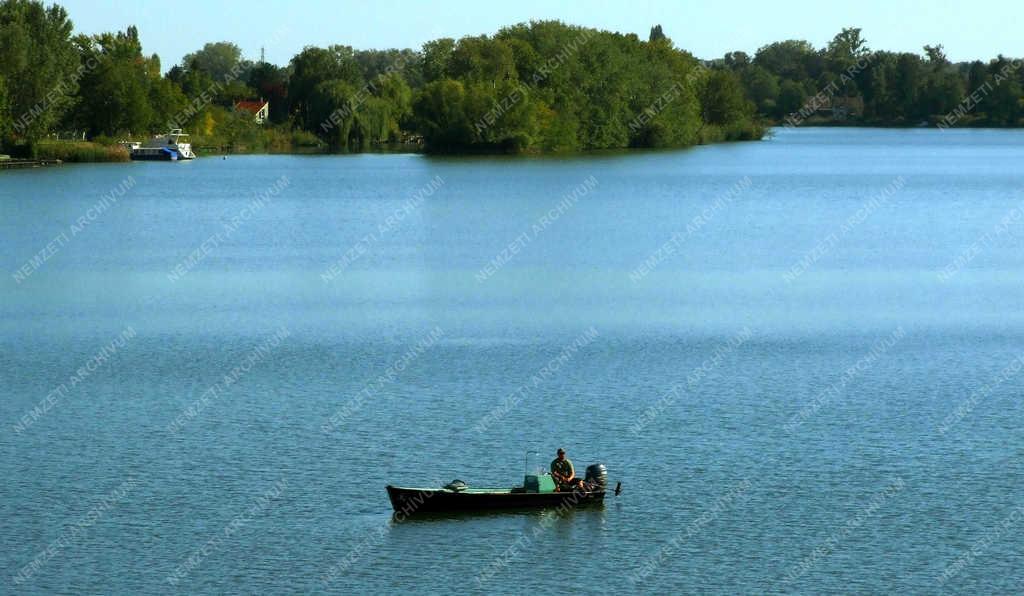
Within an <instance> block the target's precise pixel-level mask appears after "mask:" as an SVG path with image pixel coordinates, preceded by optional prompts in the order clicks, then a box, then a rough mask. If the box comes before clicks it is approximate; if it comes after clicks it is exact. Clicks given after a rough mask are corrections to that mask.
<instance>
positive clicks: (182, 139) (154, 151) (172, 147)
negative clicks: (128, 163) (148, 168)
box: [129, 128, 196, 161]
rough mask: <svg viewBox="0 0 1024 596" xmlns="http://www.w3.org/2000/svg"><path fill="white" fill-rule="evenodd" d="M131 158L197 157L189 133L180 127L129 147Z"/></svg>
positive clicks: (166, 158)
mask: <svg viewBox="0 0 1024 596" xmlns="http://www.w3.org/2000/svg"><path fill="white" fill-rule="evenodd" d="M129 150H130V151H131V158H132V159H136V160H155V161H178V160H184V159H195V157H196V154H195V153H192V145H191V143H189V142H188V135H187V134H185V133H183V132H181V129H180V128H175V129H172V130H171V132H169V133H167V134H165V135H157V136H155V137H153V138H152V139H149V140H148V141H146V142H144V143H141V144H135V143H133V144H132V146H131V147H129Z"/></svg>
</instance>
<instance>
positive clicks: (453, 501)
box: [387, 464, 622, 516]
mask: <svg viewBox="0 0 1024 596" xmlns="http://www.w3.org/2000/svg"><path fill="white" fill-rule="evenodd" d="M607 485H608V471H607V469H606V468H605V466H604V464H593V465H591V466H588V467H587V474H586V478H585V479H584V481H583V482H582V483H581V484H580V485H579V486H578V487H577V488H575V489H573V490H571V491H567V490H562V491H559V490H557V489H556V486H555V481H554V479H553V478H552V477H551V474H547V473H543V474H540V473H535V474H526V475H525V477H524V479H523V485H522V486H516V487H512V488H474V487H471V486H469V485H467V484H466V483H464V482H462V481H461V480H455V481H452V482H450V483H449V484H447V485H445V486H443V487H440V488H410V487H402V486H392V485H390V484H389V485H388V486H387V491H388V498H389V499H391V506H392V507H394V509H395V512H396V513H400V514H402V515H403V516H409V515H414V514H416V513H428V512H438V511H447V512H453V511H485V510H495V509H529V508H545V507H558V508H570V507H581V506H585V505H594V504H599V503H602V502H604V495H605V492H606V487H607ZM621 490H622V483H621V482H620V483H617V484H616V486H615V494H616V495H618V494H619V493H620V492H621Z"/></svg>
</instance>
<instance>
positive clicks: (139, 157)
mask: <svg viewBox="0 0 1024 596" xmlns="http://www.w3.org/2000/svg"><path fill="white" fill-rule="evenodd" d="M129 157H131V159H132V161H187V160H189V159H194V158H192V157H185V156H184V155H182V154H180V153H178V152H174V153H168V152H166V151H160V152H145V153H143V152H139V151H132V153H131V155H130V156H129Z"/></svg>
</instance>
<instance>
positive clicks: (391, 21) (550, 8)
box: [59, 0, 1024, 70]
mask: <svg viewBox="0 0 1024 596" xmlns="http://www.w3.org/2000/svg"><path fill="white" fill-rule="evenodd" d="M59 3H60V4H62V5H63V6H65V7H66V8H67V9H68V12H69V13H70V15H71V19H72V20H73V21H74V23H75V27H76V30H77V31H78V32H81V33H98V32H101V31H108V30H115V29H123V28H125V27H127V26H128V25H131V24H134V25H137V26H138V27H139V32H140V35H141V37H142V42H143V49H144V50H145V51H146V52H147V53H153V52H156V53H158V54H159V55H160V58H161V60H162V65H163V68H164V70H166V69H168V68H170V66H172V65H173V64H175V63H177V62H179V61H180V60H181V57H182V56H183V55H184V54H186V53H188V52H191V51H193V50H195V49H197V48H199V47H201V46H202V45H203V44H204V43H206V42H208V41H233V42H235V43H237V44H238V45H239V46H241V48H242V51H243V53H244V54H245V56H246V57H248V58H258V57H259V51H260V46H266V52H267V60H268V61H270V62H274V63H277V64H285V63H287V62H288V60H289V59H290V58H291V57H292V56H293V55H294V54H295V53H296V52H298V51H299V50H300V49H301V48H302V47H303V46H305V45H321V46H323V45H329V44H332V43H340V44H345V45H351V46H353V47H356V48H361V49H364V48H388V47H411V48H419V47H420V46H421V45H422V44H423V42H425V41H428V40H430V39H434V38H437V37H455V38H458V37H462V36H464V35H478V34H481V33H493V32H494V31H496V30H497V29H499V28H500V27H502V26H504V25H509V24H513V23H517V22H523V21H528V20H531V19H560V20H563V21H566V22H568V23H572V24H578V25H586V26H590V27H597V28H600V29H609V30H612V31H620V32H623V33H628V32H633V33H637V34H638V35H640V36H641V37H646V36H647V33H648V31H649V30H650V27H651V25H653V24H655V23H661V25H662V27H663V28H664V30H665V33H666V34H667V35H668V36H669V37H671V38H672V39H673V40H674V41H675V43H676V45H678V46H679V47H682V48H684V49H687V50H689V51H691V52H693V53H694V54H696V55H697V56H698V57H701V58H716V57H720V56H721V55H722V54H724V53H725V52H727V51H730V50H743V51H746V52H750V53H753V52H754V51H755V50H757V48H758V47H760V46H762V45H764V44H766V43H770V42H772V41H778V40H783V39H791V38H797V39H806V40H808V41H810V42H811V43H813V44H814V45H815V46H818V47H820V46H821V45H823V44H824V43H826V42H827V41H828V40H829V39H831V38H832V36H833V35H835V33H836V32H838V31H839V30H840V29H841V28H842V27H844V26H855V27H861V28H863V29H864V36H865V37H866V38H867V39H868V42H869V45H870V46H871V47H872V48H877V49H888V50H897V51H913V52H920V51H921V47H922V46H923V45H924V44H934V43H941V44H943V45H944V46H945V48H946V53H947V55H948V56H949V57H950V58H951V59H952V60H954V61H959V60H968V59H988V58H992V57H995V55H996V54H998V53H1000V52H1001V53H1003V54H1006V55H1010V56H1021V55H1024V39H1022V38H1021V36H1020V34H1019V32H1020V21H1021V20H1022V18H1024V4H1022V3H1021V0H979V1H976V2H964V1H962V0H961V1H957V2H954V1H952V0H931V1H924V0H903V1H901V0H891V1H882V0H854V1H850V2H835V1H828V2H813V3H810V2H795V1H789V0H776V1H757V2H755V1H749V0H734V1H723V2H714V1H713V0H704V1H696V0H676V1H668V0H664V1H663V0H631V1H628V2H623V1H619V2H610V1H595V2H583V1H579V2H570V1H565V0H512V1H503V0H498V1H497V2H490V1H486V0H480V1H471V0H449V1H439V2H432V3H426V2H414V1H412V0H409V1H406V2H402V1H398V0H365V1H360V2H350V1H341V2H338V1H330V0H291V1H276V2H266V1H257V0H247V1H240V0H199V1H197V0H173V1H171V2H159V1H154V0H148V1H136V2H125V1H124V0H116V1H114V2H111V1H110V0H63V1H61V2H59ZM809 6H813V7H814V9H812V10H808V7H809Z"/></svg>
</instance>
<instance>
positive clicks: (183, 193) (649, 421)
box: [0, 129, 1024, 594]
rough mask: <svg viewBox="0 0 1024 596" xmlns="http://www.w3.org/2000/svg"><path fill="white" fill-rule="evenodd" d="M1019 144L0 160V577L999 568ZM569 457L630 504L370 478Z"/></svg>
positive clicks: (441, 578) (1006, 567)
mask: <svg viewBox="0 0 1024 596" xmlns="http://www.w3.org/2000/svg"><path fill="white" fill-rule="evenodd" d="M1022 164H1024V134H1022V133H1021V132H1016V131H1014V132H1004V131H945V132H939V131H917V130H913V131H905V130H891V131H890V130H886V131H879V130H837V129H804V130H795V131H790V130H780V131H777V132H776V134H775V135H774V136H773V137H772V138H770V139H768V140H765V141H763V142H756V143H743V144H730V145H720V146H713V147H701V148H696V149H692V150H687V151H672V152H634V153H629V154H598V155H591V156H585V157H565V158H557V157H556V158H504V157H503V158H429V157H424V156H420V155H354V156H330V157H299V156H247V157H241V156H239V157H234V156H233V157H230V158H228V159H227V160H221V159H219V158H213V157H209V158H204V159H199V160H196V161H194V162H190V163H179V164H171V163H132V164H116V165H81V166H74V165H69V166H65V167H62V168H57V169H48V170H39V171H11V172H4V173H3V174H0V246H2V248H3V250H2V251H0V265H2V267H0V273H3V276H2V278H0V397H2V399H0V421H2V424H3V428H2V430H0V450H2V457H0V474H2V476H3V478H4V482H2V483H0V542H2V544H0V571H2V573H3V576H2V577H0V582H3V583H2V586H3V587H0V592H6V593H52V592H60V593H128V594H150V593H265V594H269V593H292V592H300V593H318V592H333V593H339V594H341V593H380V592H399V591H401V592H414V593H426V592H440V591H450V590H459V591H466V592H469V593H508V592H523V591H527V590H541V591H554V590H561V589H562V588H565V587H566V586H570V587H572V588H574V589H578V590H579V591H582V592H587V593H600V592H621V593H630V592H633V591H642V592H651V593H722V594H737V593H781V592H795V593H823V592H846V593H851V592H853V593H865V592H878V591H887V592H896V593H942V592H961V591H963V592H971V593H992V594H994V593H1014V592H1017V593H1019V592H1020V591H1021V590H1022V589H1024V538H1022V531H1024V509H1020V508H1021V507H1022V506H1024V430H1022V428H1024V427H1022V425H1021V420H1022V416H1024V406H1022V404H1021V399H1020V396H1021V393H1022V390H1024V375H1021V374H1019V373H1020V372H1021V371H1020V370H1019V368H1020V361H1019V360H1016V359H1018V358H1020V357H1021V355H1022V353H1024V341H1022V340H1024V309H1022V308H1021V305H1022V304H1024V235H1022V233H1021V227H1022V224H1024V211H1022V209H1024V170H1022ZM581 185H582V186H581ZM128 187H130V188H128ZM125 188H127V190H125V191H124V193H123V196H121V195H120V191H119V190H118V189H120V190H124V189H125ZM574 189H575V190H574ZM112 192H113V195H111V194H110V193H112ZM104 196H107V197H108V199H107V200H106V201H104V199H103V197H104ZM110 197H113V198H110ZM104 202H105V203H106V207H100V208H97V207H96V205H97V203H104ZM90 208H92V210H91V211H90ZM82 217H85V220H84V224H83V225H79V224H76V222H78V221H79V220H80V218H82ZM389 218H390V219H389ZM695 218H696V219H695ZM72 226H74V230H73V229H72ZM51 242H54V244H52V245H51V248H49V249H48V248H47V245H48V243H51ZM34 257H35V261H33V258H34ZM645 263H646V264H645ZM488 267H489V269H488ZM19 271H20V273H19ZM1015 362H1016V364H1015ZM48 396H50V397H49V399H48ZM558 446H565V447H566V448H567V449H568V451H569V455H570V457H571V458H572V459H573V460H574V461H575V463H576V465H577V469H578V470H582V468H583V467H585V466H586V465H587V464H589V463H593V462H597V461H601V462H604V463H605V464H606V465H607V466H608V467H609V469H610V472H611V476H612V479H613V481H616V480H621V481H622V482H623V485H624V492H623V494H622V495H621V496H620V497H618V498H609V501H608V502H607V504H606V505H605V507H604V508H602V509H596V510H580V511H575V512H570V513H568V514H566V515H557V514H555V513H553V512H546V513H524V514H510V515H484V516H454V517H440V518H438V517H435V518H427V519H422V520H416V521H407V522H404V523H391V521H392V517H391V515H392V511H391V507H390V505H389V503H388V501H387V498H386V495H385V492H384V486H385V484H388V483H397V484H406V485H413V486H415V485H428V486H433V485H436V484H437V483H439V482H446V481H448V480H451V479H453V478H461V479H463V480H465V481H467V482H469V483H470V484H471V485H477V486H508V485H512V484H514V483H517V482H519V481H520V480H521V476H522V469H523V460H524V452H526V451H527V450H530V451H536V452H540V453H541V456H540V457H539V458H538V459H540V460H542V461H547V460H548V459H549V458H550V457H552V456H553V453H554V450H555V448H556V447H558ZM972 549H973V552H974V553H975V554H971V553H972Z"/></svg>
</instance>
